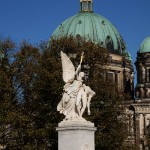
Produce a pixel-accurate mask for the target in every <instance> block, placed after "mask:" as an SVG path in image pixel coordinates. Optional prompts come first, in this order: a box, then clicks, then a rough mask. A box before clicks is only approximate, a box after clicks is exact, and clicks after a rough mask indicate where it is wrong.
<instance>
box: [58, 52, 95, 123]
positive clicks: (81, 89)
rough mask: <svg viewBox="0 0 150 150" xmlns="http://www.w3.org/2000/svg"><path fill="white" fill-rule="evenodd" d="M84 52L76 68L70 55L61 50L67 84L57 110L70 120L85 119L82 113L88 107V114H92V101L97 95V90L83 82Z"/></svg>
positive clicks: (64, 78)
mask: <svg viewBox="0 0 150 150" xmlns="http://www.w3.org/2000/svg"><path fill="white" fill-rule="evenodd" d="M83 54H84V53H82V55H81V60H80V64H79V65H78V67H77V69H76V70H75V67H74V65H73V63H72V62H71V60H70V59H69V57H68V56H67V55H66V54H65V53H63V52H62V51H61V61H62V69H63V80H64V82H65V85H64V87H63V90H64V92H63V96H62V99H61V101H60V102H59V104H58V106H57V111H59V112H60V113H62V114H64V115H65V116H66V117H65V120H68V121H71V120H76V119H82V120H84V119H83V118H82V115H83V113H84V111H85V109H86V107H87V108H88V114H90V101H91V98H92V97H93V96H94V95H95V92H94V91H92V90H91V88H90V87H89V86H86V85H85V84H83V78H84V72H81V64H82V60H83Z"/></svg>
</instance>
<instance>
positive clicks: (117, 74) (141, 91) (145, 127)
mask: <svg viewBox="0 0 150 150" xmlns="http://www.w3.org/2000/svg"><path fill="white" fill-rule="evenodd" d="M78 35H80V36H81V37H84V38H85V39H87V40H90V41H92V42H94V43H99V44H100V45H101V46H102V47H104V48H106V49H107V50H108V51H109V54H110V66H109V68H108V73H107V74H106V75H105V76H106V77H107V78H110V79H111V80H112V81H114V82H115V83H117V84H118V89H119V91H123V92H125V93H129V94H130V97H131V100H130V101H127V102H125V106H126V115H127V118H128V134H129V136H128V139H127V142H131V144H133V145H135V146H136V149H137V150H145V149H149V147H148V145H149V136H150V123H149V122H150V121H149V120H150V103H149V102H150V37H147V38H146V39H144V41H143V42H142V44H141V46H140V49H139V51H138V52H137V59H136V62H135V66H136V70H137V85H136V86H135V87H134V69H133V62H132V59H131V56H130V54H129V52H128V50H127V48H126V45H125V42H124V40H123V38H122V37H121V35H120V33H119V32H118V30H117V29H116V27H115V26H114V25H113V24H112V23H111V22H110V21H109V20H107V19H106V18H105V17H103V16H101V15H98V14H96V13H94V12H93V0H80V12H79V13H77V14H75V15H74V16H72V17H70V18H68V19H66V20H65V21H64V22H62V23H61V24H60V25H59V26H58V27H57V28H56V30H55V31H54V32H53V34H52V37H53V38H54V39H59V38H61V37H66V36H74V37H76V36H78Z"/></svg>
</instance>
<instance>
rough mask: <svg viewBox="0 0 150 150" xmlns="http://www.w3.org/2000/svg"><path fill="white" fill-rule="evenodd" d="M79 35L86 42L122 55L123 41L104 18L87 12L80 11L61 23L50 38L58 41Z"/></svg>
mask: <svg viewBox="0 0 150 150" xmlns="http://www.w3.org/2000/svg"><path fill="white" fill-rule="evenodd" d="M70 35H71V36H74V37H76V36H77V35H80V36H81V37H84V38H85V39H86V40H90V41H92V42H95V43H100V44H101V45H102V47H105V48H107V49H109V50H110V51H111V52H117V53H120V54H122V52H123V51H124V50H125V44H124V41H123V39H122V37H121V35H120V34H119V32H118V31H117V29H116V28H115V27H114V25H112V24H111V23H110V22H109V21H108V20H107V19H106V18H104V17H102V16H100V15H98V14H95V13H93V12H89V11H86V12H85V11H81V12H79V13H78V14H76V15H74V16H72V17H70V18H69V19H67V20H65V21H64V22H63V23H61V24H60V25H59V26H58V27H57V28H56V30H55V31H54V32H53V34H52V37H53V38H54V39H59V38H61V37H65V36H70Z"/></svg>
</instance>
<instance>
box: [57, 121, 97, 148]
mask: <svg viewBox="0 0 150 150" xmlns="http://www.w3.org/2000/svg"><path fill="white" fill-rule="evenodd" d="M56 130H57V131H58V150H95V131H96V128H95V127H94V124H93V123H91V122H88V121H83V122H82V121H71V122H69V121H62V122H61V123H59V124H58V127H57V129H56Z"/></svg>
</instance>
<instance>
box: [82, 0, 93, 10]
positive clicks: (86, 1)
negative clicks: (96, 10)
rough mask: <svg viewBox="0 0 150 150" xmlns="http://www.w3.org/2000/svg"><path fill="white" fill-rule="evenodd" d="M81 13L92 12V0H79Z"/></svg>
mask: <svg viewBox="0 0 150 150" xmlns="http://www.w3.org/2000/svg"><path fill="white" fill-rule="evenodd" d="M80 6H81V11H82V12H83V11H84V12H87V11H88V12H92V7H93V0H80Z"/></svg>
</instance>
